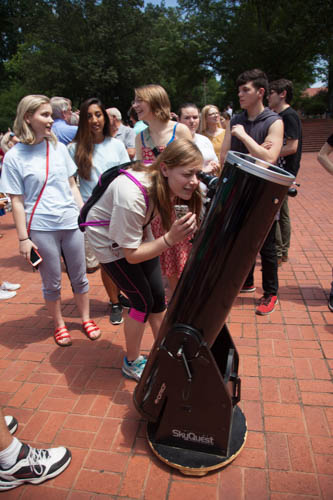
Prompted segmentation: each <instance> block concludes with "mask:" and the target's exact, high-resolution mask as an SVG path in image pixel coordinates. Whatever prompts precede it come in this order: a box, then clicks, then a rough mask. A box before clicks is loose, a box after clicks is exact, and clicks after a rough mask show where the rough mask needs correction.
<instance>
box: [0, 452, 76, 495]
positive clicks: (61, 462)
mask: <svg viewBox="0 0 333 500" xmlns="http://www.w3.org/2000/svg"><path fill="white" fill-rule="evenodd" d="M71 459H72V455H71V452H70V451H69V450H67V448H64V447H63V446H60V447H59V448H50V449H48V450H41V449H36V448H32V447H31V446H29V445H28V444H22V446H21V450H20V453H19V455H18V457H17V460H16V463H15V464H14V465H13V466H12V467H10V468H9V469H2V468H1V467H0V492H1V491H5V490H11V489H13V488H17V486H20V485H21V484H23V483H32V484H39V483H42V482H43V481H46V480H47V479H51V478H52V477H56V476H58V474H60V473H61V472H62V471H64V470H65V469H66V467H67V466H68V465H69V462H70V461H71Z"/></svg>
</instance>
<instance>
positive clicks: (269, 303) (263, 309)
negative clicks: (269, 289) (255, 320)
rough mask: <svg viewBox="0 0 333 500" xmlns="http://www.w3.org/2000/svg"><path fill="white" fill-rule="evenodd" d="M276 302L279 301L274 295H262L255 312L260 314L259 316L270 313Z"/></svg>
mask: <svg viewBox="0 0 333 500" xmlns="http://www.w3.org/2000/svg"><path fill="white" fill-rule="evenodd" d="M278 303H279V301H278V298H277V296H276V295H268V296H267V297H265V295H263V296H262V297H261V299H260V300H259V303H258V306H257V309H256V313H257V314H260V316H266V314H270V313H271V312H273V311H274V309H275V306H276V305H277V304H278Z"/></svg>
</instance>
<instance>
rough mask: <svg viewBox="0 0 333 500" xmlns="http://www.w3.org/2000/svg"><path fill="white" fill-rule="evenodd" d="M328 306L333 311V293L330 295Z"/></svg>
mask: <svg viewBox="0 0 333 500" xmlns="http://www.w3.org/2000/svg"><path fill="white" fill-rule="evenodd" d="M328 308H329V310H330V311H332V312H333V295H332V294H331V295H330V298H329V299H328Z"/></svg>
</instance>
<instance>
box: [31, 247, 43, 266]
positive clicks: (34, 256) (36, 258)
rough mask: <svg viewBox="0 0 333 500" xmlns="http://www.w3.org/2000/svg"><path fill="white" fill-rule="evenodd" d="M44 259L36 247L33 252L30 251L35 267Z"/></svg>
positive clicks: (32, 263)
mask: <svg viewBox="0 0 333 500" xmlns="http://www.w3.org/2000/svg"><path fill="white" fill-rule="evenodd" d="M42 261H43V259H42V257H41V256H40V255H39V253H38V252H37V250H36V249H35V248H32V249H31V252H30V264H31V265H32V266H33V267H36V268H37V266H38V264H40V263H41V262H42Z"/></svg>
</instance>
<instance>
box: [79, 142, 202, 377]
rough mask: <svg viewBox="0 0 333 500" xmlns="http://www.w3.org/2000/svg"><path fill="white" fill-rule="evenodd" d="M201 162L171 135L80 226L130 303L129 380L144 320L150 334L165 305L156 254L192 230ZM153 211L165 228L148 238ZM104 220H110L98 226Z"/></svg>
mask: <svg viewBox="0 0 333 500" xmlns="http://www.w3.org/2000/svg"><path fill="white" fill-rule="evenodd" d="M202 164H203V158H202V155H201V153H200V151H199V149H198V148H197V146H196V145H195V144H194V143H193V142H192V141H189V140H188V139H177V140H176V141H174V142H172V143H171V144H169V146H167V148H166V149H165V150H164V151H163V152H162V153H161V154H160V155H159V157H158V158H157V159H156V161H155V162H154V163H153V164H152V165H151V166H148V167H144V166H142V165H140V164H139V165H138V166H137V167H133V168H132V169H129V170H127V171H126V172H125V173H123V174H121V175H119V176H118V177H117V178H116V179H115V180H114V181H113V182H112V183H111V184H110V185H109V186H108V188H107V189H106V191H105V192H104V194H103V195H102V196H101V198H100V199H99V200H98V201H97V202H96V204H95V205H94V206H93V207H92V208H91V209H90V210H89V213H88V215H87V220H89V221H92V222H93V225H91V226H89V225H88V226H87V227H86V232H87V236H88V240H89V243H90V245H91V246H92V248H93V249H94V252H95V254H96V256H97V258H98V260H99V262H101V266H102V268H103V269H104V270H105V271H106V272H107V273H108V274H109V275H110V276H111V277H112V279H113V280H114V282H115V283H117V285H118V286H119V288H120V289H121V290H122V291H124V292H125V293H126V295H127V296H128V298H129V301H130V304H131V308H130V311H129V314H128V315H127V316H126V318H125V328H124V331H125V339H126V356H125V358H124V362H123V368H122V371H123V373H124V375H126V376H128V377H131V378H134V379H135V380H139V378H140V376H141V373H142V371H143V369H144V366H145V363H146V359H145V358H144V357H143V356H141V355H140V345H141V340H142V335H143V332H144V328H145V323H146V321H147V320H148V321H149V323H150V326H151V328H152V331H153V334H154V336H155V338H156V336H157V333H158V330H159V327H160V325H161V322H162V319H163V314H164V310H165V308H166V305H165V295H164V287H163V282H162V277H161V270H160V265H159V258H158V256H159V255H161V254H163V252H165V251H166V250H167V249H169V248H171V247H173V246H174V245H176V244H177V243H178V242H179V241H183V240H184V239H187V238H188V237H190V236H191V235H192V234H193V232H194V231H195V230H196V227H197V220H198V217H199V215H200V211H201V193H200V190H199V181H198V179H197V173H198V172H199V171H200V170H201V169H202ZM127 173H128V174H129V176H128V175H126V174H127ZM133 178H134V180H133ZM143 192H144V194H143ZM176 199H180V200H181V203H182V204H185V205H187V206H188V208H189V212H188V213H187V214H186V215H184V216H183V217H182V218H181V219H178V220H176V221H174V217H173V206H174V203H175V200H176ZM156 216H160V218H161V220H162V223H163V227H164V228H165V232H164V234H163V236H160V237H158V238H156V239H154V238H153V236H152V233H151V228H150V222H151V221H152V219H153V217H156ZM105 220H110V224H109V225H107V226H104V225H103V226H102V225H98V221H105Z"/></svg>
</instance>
